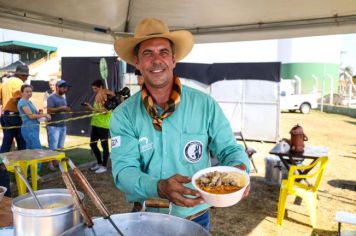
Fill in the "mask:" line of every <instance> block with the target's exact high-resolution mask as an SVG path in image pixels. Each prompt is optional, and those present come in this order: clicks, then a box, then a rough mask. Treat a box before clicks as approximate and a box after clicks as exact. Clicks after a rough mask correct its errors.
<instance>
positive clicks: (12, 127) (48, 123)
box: [1, 111, 107, 130]
mask: <svg viewBox="0 0 356 236" xmlns="http://www.w3.org/2000/svg"><path fill="white" fill-rule="evenodd" d="M105 113H107V111H104V112H91V114H88V115H83V116H78V117H73V118H67V119H63V120H57V121H48V122H46V123H41V124H32V125H26V126H6V127H1V129H3V130H4V129H19V128H21V127H32V126H41V127H46V126H47V125H51V124H58V123H63V122H70V121H74V120H80V119H85V118H89V117H92V116H94V115H100V114H105ZM56 114H63V113H56Z"/></svg>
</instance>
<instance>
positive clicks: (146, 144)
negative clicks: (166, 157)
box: [138, 137, 153, 152]
mask: <svg viewBox="0 0 356 236" xmlns="http://www.w3.org/2000/svg"><path fill="white" fill-rule="evenodd" d="M138 142H139V148H140V152H145V151H148V150H150V149H152V148H153V142H151V141H150V140H148V138H147V137H140V139H139V140H138Z"/></svg>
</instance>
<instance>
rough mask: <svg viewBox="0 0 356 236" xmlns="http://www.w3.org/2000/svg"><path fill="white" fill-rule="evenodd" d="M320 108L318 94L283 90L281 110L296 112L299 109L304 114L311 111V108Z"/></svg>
mask: <svg viewBox="0 0 356 236" xmlns="http://www.w3.org/2000/svg"><path fill="white" fill-rule="evenodd" d="M315 108H318V98H317V95H316V94H288V93H287V92H286V91H281V94H280V110H289V111H290V112H295V111H296V110H299V111H300V112H301V113H303V114H307V113H309V112H310V109H315Z"/></svg>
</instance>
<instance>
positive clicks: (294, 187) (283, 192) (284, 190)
mask: <svg viewBox="0 0 356 236" xmlns="http://www.w3.org/2000/svg"><path fill="white" fill-rule="evenodd" d="M327 162H328V157H319V158H318V159H316V160H315V161H314V162H313V163H312V164H311V165H309V166H291V167H290V170H289V174H288V179H287V180H283V181H282V184H281V189H280V192H279V201H278V214H277V224H278V225H282V224H283V219H284V212H285V210H286V200H287V197H288V195H296V196H299V197H301V198H302V199H303V200H305V201H306V203H307V206H308V209H309V213H310V219H311V225H312V226H313V228H315V226H316V219H317V217H316V207H317V202H318V200H317V192H318V188H319V186H320V182H321V179H322V176H323V172H324V169H325V166H326V163H327ZM319 163H320V165H319V168H318V169H313V168H314V167H315V168H316V166H317V165H318V164H319ZM312 169H313V170H312ZM298 170H302V171H305V170H312V171H313V173H311V174H309V173H308V174H299V172H298ZM302 179H307V180H308V183H301V182H297V181H296V180H299V181H300V180H302ZM313 179H314V181H313V182H314V184H310V182H311V180H313Z"/></svg>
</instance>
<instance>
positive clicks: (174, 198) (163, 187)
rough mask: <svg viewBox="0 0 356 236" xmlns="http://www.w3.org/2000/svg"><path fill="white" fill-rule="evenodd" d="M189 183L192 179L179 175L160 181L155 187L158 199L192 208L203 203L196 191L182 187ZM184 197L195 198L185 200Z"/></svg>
mask: <svg viewBox="0 0 356 236" xmlns="http://www.w3.org/2000/svg"><path fill="white" fill-rule="evenodd" d="M191 181H192V179H191V178H190V177H187V176H182V175H179V174H176V175H174V176H172V177H170V178H168V179H161V180H160V181H159V182H158V186H157V189H158V194H159V196H160V197H162V198H166V199H168V200H169V201H170V202H173V203H174V204H176V205H178V206H184V207H193V206H196V205H198V204H201V203H204V200H203V199H202V198H201V196H200V193H199V192H198V191H196V190H193V189H191V188H187V187H185V186H184V185H183V184H185V183H189V182H191ZM184 195H192V196H195V197H196V198H187V197H185V196H184Z"/></svg>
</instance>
